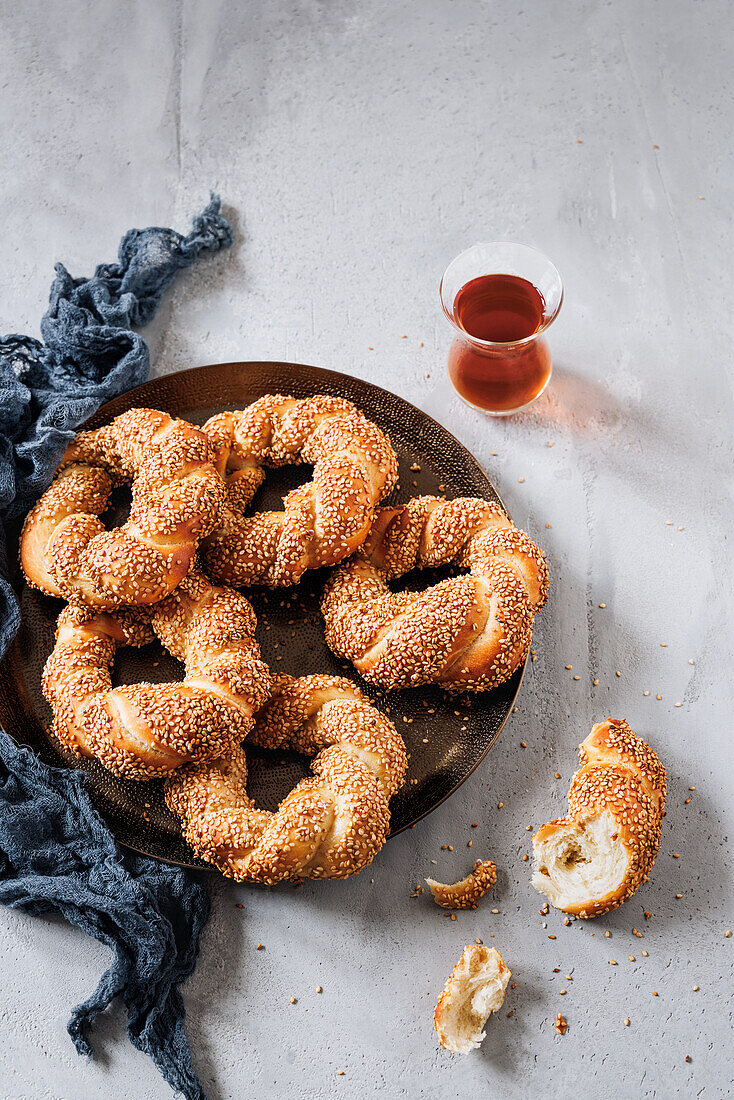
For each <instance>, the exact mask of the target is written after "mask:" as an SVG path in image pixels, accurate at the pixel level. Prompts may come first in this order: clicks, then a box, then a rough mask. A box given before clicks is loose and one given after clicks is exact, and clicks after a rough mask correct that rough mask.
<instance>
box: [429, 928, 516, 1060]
mask: <svg viewBox="0 0 734 1100" xmlns="http://www.w3.org/2000/svg"><path fill="white" fill-rule="evenodd" d="M467 950H469V949H467ZM509 980H510V971H509V970H508V969H507V967H506V966H505V964H504V962H503V959H502V956H501V955H500V953H499V951H495V950H494V948H485V949H484V951H482V952H475V953H472V955H471V956H468V955H467V951H465V952H464V955H463V956H462V958H461V960H460V962H459V964H458V966H457V967H455V968H454V973H453V974H452V976H451V978H450V980H449V983H448V985H447V987H446V990H445V992H444V995H443V996H442V998H441V1002H440V1004H439V1009H438V1010H437V1016H436V1029H437V1031H438V1032H439V1035H440V1038H441V1045H442V1046H443V1047H445V1049H446V1050H451V1051H454V1052H455V1053H457V1054H468V1053H469V1052H470V1051H472V1050H476V1049H477V1048H478V1047H479V1044H480V1043H481V1041H482V1039H484V1037H485V1034H486V1033H485V1031H484V1025H485V1024H486V1022H487V1020H488V1019H489V1017H490V1015H491V1014H492V1013H493V1012H497V1011H498V1010H499V1009H500V1008H501V1007H502V1003H503V1001H504V999H505V990H506V989H507V983H508V982H509Z"/></svg>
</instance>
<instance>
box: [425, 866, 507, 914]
mask: <svg viewBox="0 0 734 1100" xmlns="http://www.w3.org/2000/svg"><path fill="white" fill-rule="evenodd" d="M496 881H497V866H496V864H494V863H493V862H492V860H491V859H478V860H477V862H476V863H475V864H474V870H473V871H471V872H470V873H469V874H468V875H467V876H466V878H462V879H460V880H459V881H458V882H452V883H451V884H449V883H445V882H436V880H435V878H427V879H426V882H427V883H428V886H429V888H430V891H431V893H432V894H433V900H434V901H435V903H436V905H440V906H441V907H442V908H443V909H476V908H477V906H478V905H479V902H480V901H481V899H482V898H483V897H484V895H485V894H486V893H487V891H488V890H491V889H492V887H493V886H494V884H495V882H496Z"/></svg>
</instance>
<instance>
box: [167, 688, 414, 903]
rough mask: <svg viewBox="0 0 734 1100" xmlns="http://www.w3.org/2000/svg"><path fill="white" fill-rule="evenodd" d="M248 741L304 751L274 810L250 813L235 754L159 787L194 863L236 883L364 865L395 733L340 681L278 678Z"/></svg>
mask: <svg viewBox="0 0 734 1100" xmlns="http://www.w3.org/2000/svg"><path fill="white" fill-rule="evenodd" d="M249 740H250V741H251V742H253V743H255V744H257V745H262V746H264V747H265V748H282V747H288V748H292V749H295V750H296V751H297V752H303V753H306V754H308V755H309V756H310V755H313V754H314V753H317V755H316V756H315V757H314V759H313V761H312V763H311V767H312V770H313V771H314V772H315V777H314V778H312V779H303V780H301V782H300V783H298V784H297V786H296V787H294V789H293V790H292V791H291V792H290V794H288V795H287V796H286V797H285V798H284V799H283V801H282V802H281V804H280V806H279V808H278V810H277V812H276V813H268V812H266V811H264V810H258V809H256V808H255V806H254V804H253V802H252V799H251V798H249V797H248V795H247V792H246V782H247V762H246V758H245V754H244V751H243V750H242V749H241V748H235V749H233V750H231V751H230V752H228V753H226V754H225V755H224V756H222V757H221V759H219V760H215V761H213V762H210V763H208V764H193V765H189V766H188V767H186V768H183V769H182V770H181V771H180V772H177V773H176V774H175V775H173V776H171V777H170V778H169V779H168V780H167V781H166V802H167V803H168V805H169V807H170V808H171V809H172V810H173V811H174V813H176V814H178V815H179V816H180V817H181V818H183V833H184V836H185V838H186V840H187V841H188V843H189V844H190V846H191V847H192V848H193V850H194V851H195V852H196V853H197V855H199V856H200V857H201V858H202V859H204V860H206V861H207V862H208V863H213V864H214V866H215V867H218V868H219V870H220V871H221V872H222V873H223V874H225V875H227V876H228V877H229V878H234V879H237V880H238V881H239V882H260V883H266V884H267V885H271V886H272V885H273V884H274V883H276V882H280V881H281V880H282V879H304V878H346V877H347V876H349V875H353V874H356V873H357V872H358V871H361V870H362V868H363V867H366V866H367V864H369V863H371V862H372V860H373V858H374V856H375V855H376V853H377V852H378V851H379V850H380V848H381V847H382V845H383V843H384V842H385V838H386V836H387V833H388V828H389V824H390V812H389V808H388V803H389V800H390V798H391V797H392V795H393V794H394V793H395V792H396V791H397V789H398V788H399V786H400V785H401V783H402V781H403V776H404V774H405V768H406V763H407V757H406V752H405V746H404V744H403V741H402V738H401V737H400V735H399V734H398V732H397V730H396V729H395V727H394V726H393V724H392V722H390V721H389V719H388V718H386V717H385V715H383V714H381V713H380V712H379V711H378V710H375V708H374V707H373V706H371V704H370V703H369V702H368V701H367V699H366V698H365V697H364V695H363V694H362V692H361V691H359V689H358V688H356V687H355V686H354V685H353V684H351V683H350V682H349V680H344V679H341V678H340V677H336V676H302V677H301V678H300V679H296V680H294V679H292V678H291V677H283V678H282V679H281V680H280V681H279V683H278V685H277V687H276V689H275V692H274V694H273V696H272V697H271V699H270V700H269V701H268V702H267V703H266V704H265V706H264V707H263V709H262V710H261V711H260V713H259V714H258V715H257V716H256V722H255V728H254V729H253V731H252V733H251V734H250V738H249Z"/></svg>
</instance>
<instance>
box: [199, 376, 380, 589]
mask: <svg viewBox="0 0 734 1100" xmlns="http://www.w3.org/2000/svg"><path fill="white" fill-rule="evenodd" d="M204 430H205V431H206V432H207V433H208V434H209V437H210V439H211V441H212V445H213V447H214V451H215V462H216V465H217V469H218V470H219V472H220V473H221V475H222V477H223V478H224V479H225V481H226V483H227V488H228V504H227V506H226V507H225V508H224V509H223V512H222V516H221V520H220V523H219V525H218V527H217V529H216V531H215V532H214V533H213V534H212V535H211V536H210V537H209V538H208V539H207V540H206V542H205V544H204V548H203V552H204V559H205V562H206V566H207V570H208V572H209V573H210V574H211V575H212V576H213V577H215V578H216V579H217V580H219V581H222V582H224V583H226V584H234V585H238V586H243V585H250V584H268V585H273V586H279V585H291V584H296V583H297V582H298V580H299V579H300V578H301V576H302V574H303V573H304V571H305V570H306V569H314V568H318V567H320V566H324V565H333V564H335V563H336V562H339V561H341V560H342V559H343V558H345V557H347V556H348V555H349V554H351V553H353V552H354V550H356V549H357V547H358V546H360V545H361V544H362V542H363V541H364V539H365V537H366V535H367V532H368V531H369V529H370V524H371V522H372V517H373V514H374V508H375V506H376V505H377V504H378V503H379V501H380V500H382V498H383V497H385V496H386V495H387V493H389V492H390V490H391V489H392V487H393V485H394V484H395V481H396V478H397V459H396V457H395V452H394V451H393V449H392V447H391V446H390V444H389V442H388V440H387V439H386V437H385V436H384V434H383V433H382V432H381V431H380V429H379V428H378V427H377V426H376V425H375V424H373V423H372V422H371V421H370V420H368V419H367V418H366V417H365V416H363V415H362V413H361V412H359V410H358V409H356V408H355V407H354V405H352V404H351V403H350V402H349V401H345V400H344V399H343V398H340V397H329V396H326V395H323V394H321V395H318V396H316V397H307V398H303V399H301V400H298V399H296V398H293V397H283V396H281V395H279V394H270V395H268V396H266V397H262V398H260V400H259V401H255V402H254V404H252V405H250V406H248V408H246V409H244V410H243V411H241V412H235V413H220V414H219V415H218V416H215V417H212V419H211V420H209V421H208V422H207V423H206V424H205V425H204ZM299 462H307V463H313V464H314V471H313V480H312V481H311V482H310V483H309V484H307V485H302V486H299V488H297V489H294V490H293V491H292V492H290V493H289V494H288V495H287V496H286V498H285V500H284V506H285V507H284V510H283V511H282V512H261V513H258V514H257V515H254V516H244V515H243V514H242V513H243V510H244V508H245V507H246V506H247V505H248V504H249V503H250V501H251V500H252V497H253V496H254V493H255V491H256V490H257V488H258V486H259V485H260V484H261V483H262V481H263V479H264V476H265V475H264V471H263V467H264V466H283V465H287V464H293V463H299Z"/></svg>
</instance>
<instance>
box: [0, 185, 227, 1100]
mask: <svg viewBox="0 0 734 1100" xmlns="http://www.w3.org/2000/svg"><path fill="white" fill-rule="evenodd" d="M232 241H233V234H232V229H231V227H230V225H229V223H228V222H227V220H226V219H225V218H224V217H223V216H222V215H221V214H220V204H219V199H218V197H216V196H212V198H211V201H210V203H209V205H208V206H207V207H206V209H205V210H204V211H203V212H202V213H201V214H200V215H199V217H197V218H195V219H194V223H193V229H192V231H191V233H189V234H188V236H183V235H181V234H180V233H176V232H174V230H172V229H163V228H149V229H133V230H130V232H129V233H126V234H125V236H124V237H123V239H122V241H121V242H120V247H119V252H118V261H117V263H114V264H100V265H99V266H98V267H97V269H96V270H95V273H94V275H93V276H92V277H91V278H89V279H74V278H72V276H71V275H70V274H69V272H68V271H67V270H66V268H64V267H63V266H62V265H61V264H57V265H56V278H55V279H54V282H53V284H52V286H51V295H50V302H49V308H48V311H47V312H46V314H45V316H44V318H43V320H42V322H41V335H42V337H43V342H41V341H39V340H35V339H33V338H32V337H29V336H18V335H11V336H5V337H0V658H2V656H3V655H4V653H5V652H6V650H7V648H8V646H9V645H10V643H11V641H12V639H13V637H14V636H15V634H16V632H17V630H18V627H19V625H20V611H19V607H18V602H17V599H16V596H15V593H14V591H13V588H12V586H11V584H10V573H9V568H8V566H9V563H8V549H7V539H6V527H7V525H8V524H13V523H14V522H17V521H18V520H19V517H20V516H22V515H23V514H24V513H25V512H26V511H27V510H28V508H29V507H30V506H31V505H32V504H33V503H34V501H35V500H36V499H37V498H38V497H39V496H40V494H41V493H42V492H43V491H44V489H45V488H46V487H47V486H48V484H49V482H50V480H51V478H52V476H53V472H54V470H55V468H56V465H57V463H58V461H59V459H60V458H61V456H62V454H63V452H64V450H65V448H66V445H67V443H68V442H69V440H70V439H72V438H73V436H74V433H75V431H76V429H77V428H78V427H79V425H80V424H81V423H82V422H83V421H84V420H86V418H87V417H89V416H91V414H92V413H93V412H94V411H95V410H96V409H97V408H99V406H100V405H101V404H102V403H103V402H104V401H107V400H109V399H110V398H112V397H114V396H115V395H116V394H119V393H122V392H123V391H124V390H126V389H129V388H130V387H132V386H137V385H139V384H140V383H141V382H144V381H145V380H146V378H147V377H148V371H149V368H150V355H149V352H148V348H147V345H146V344H145V341H144V340H143V339H142V338H141V337H140V336H139V335H138V334H137V333H136V332H133V331H132V326H133V325H144V324H146V322H148V321H150V320H151V318H152V317H153V315H154V313H155V311H156V309H157V308H158V305H159V304H160V301H161V298H162V296H163V293H164V291H165V290H166V288H167V287H169V286H170V285H171V283H172V282H173V280H174V279H175V278H176V275H177V273H178V272H179V271H180V270H181V268H184V267H188V266H189V265H190V264H192V263H194V261H195V260H196V258H197V257H198V256H199V254H200V253H201V252H202V251H210V252H216V251H217V250H218V249H220V248H225V247H227V246H229V245H231V244H232ZM0 902H2V903H4V904H5V905H9V906H13V907H14V908H17V909H22V910H23V911H24V912H27V913H31V914H40V913H46V912H50V911H53V912H58V913H61V914H62V915H63V916H64V917H66V919H67V920H69V921H70V922H71V923H73V924H76V925H77V926H78V927H79V928H81V929H83V931H85V932H87V933H88V934H89V935H91V936H95V937H96V938H97V939H98V940H101V941H102V942H103V943H106V944H108V945H109V946H110V948H111V949H112V952H113V956H114V958H113V962H112V965H111V966H110V968H109V970H107V972H106V973H105V974H104V975H103V977H102V979H101V980H100V983H99V985H98V987H97V989H96V990H95V992H94V993H93V994H92V996H91V997H90V998H89V999H88V1000H87V1001H86V1002H85V1003H84V1004H82V1005H78V1006H77V1007H76V1008H75V1009H74V1011H73V1013H72V1017H71V1020H70V1022H69V1033H70V1035H71V1037H72V1039H73V1040H74V1043H75V1044H76V1047H77V1050H78V1051H79V1052H80V1053H81V1054H86V1055H91V1054H92V1048H91V1046H90V1044H89V1041H88V1039H87V1030H88V1028H89V1026H90V1024H91V1022H92V1020H93V1019H94V1017H95V1016H96V1015H97V1014H98V1013H99V1012H102V1011H103V1010H104V1009H105V1008H106V1006H107V1005H108V1004H109V1002H110V1001H111V1000H112V998H113V997H115V996H116V995H117V994H120V995H121V996H122V997H123V999H124V1001H125V1003H126V1005H127V1009H128V1026H127V1030H128V1035H129V1037H130V1039H131V1041H132V1042H133V1043H134V1044H135V1046H136V1047H138V1048H139V1049H140V1050H142V1051H144V1052H145V1053H146V1054H149V1055H150V1056H151V1058H153V1060H154V1061H155V1063H156V1065H157V1066H158V1068H159V1069H160V1071H161V1073H162V1074H163V1076H164V1077H165V1079H166V1081H168V1083H169V1084H170V1085H171V1086H172V1087H173V1088H174V1089H177V1090H179V1091H180V1092H181V1093H183V1095H184V1096H185V1097H186V1098H187V1100H204V1093H203V1091H202V1088H201V1085H200V1084H199V1081H198V1079H197V1077H196V1075H195V1074H194V1072H193V1070H192V1068H191V1054H190V1051H189V1046H188V1042H187V1040H186V1037H185V1034H184V1030H183V1019H184V1007H183V1001H182V999H181V994H180V993H179V991H178V985H179V983H180V982H181V981H183V979H184V978H186V977H187V976H188V975H189V974H190V973H191V971H192V970H193V968H194V965H195V962H196V955H197V951H198V941H199V933H200V932H201V929H202V928H203V926H204V924H205V923H206V920H207V917H208V915H209V898H208V894H207V892H206V889H205V887H204V886H203V884H202V883H200V882H199V881H197V879H196V878H195V877H194V876H192V875H188V874H186V873H184V872H183V871H181V870H180V869H178V868H174V867H170V866H168V865H166V864H162V863H157V862H156V861H154V860H151V859H147V858H145V857H143V856H137V855H134V854H132V853H128V852H123V851H122V850H121V849H120V848H118V846H117V845H116V843H115V841H114V838H113V837H112V835H111V833H110V832H109V830H108V828H107V826H106V825H105V824H104V823H103V821H102V820H101V818H100V817H99V815H98V814H97V812H96V810H95V809H94V807H93V806H92V803H91V801H90V799H89V795H88V794H87V790H86V782H85V776H84V774H83V773H81V772H74V771H65V770H63V769H57V768H49V767H47V766H46V765H44V764H42V763H41V762H40V761H39V760H38V759H37V758H36V757H35V756H34V755H33V754H32V753H31V752H29V751H28V750H27V749H23V748H19V747H18V746H17V745H16V744H15V743H14V742H13V740H12V739H11V738H10V737H9V736H8V734H7V733H6V732H5V731H4V730H0Z"/></svg>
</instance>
